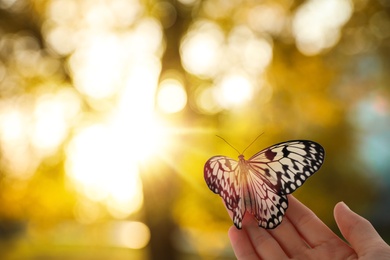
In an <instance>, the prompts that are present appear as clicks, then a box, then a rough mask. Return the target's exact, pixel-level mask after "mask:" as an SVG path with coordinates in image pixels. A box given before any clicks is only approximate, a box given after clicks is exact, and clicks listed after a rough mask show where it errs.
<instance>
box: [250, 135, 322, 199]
mask: <svg viewBox="0 0 390 260" xmlns="http://www.w3.org/2000/svg"><path fill="white" fill-rule="evenodd" d="M324 157H325V151H324V148H323V147H322V146H321V145H320V144H318V143H316V142H313V141H308V140H293V141H288V142H283V143H279V144H275V145H273V146H271V147H268V148H266V149H264V150H262V151H260V152H258V153H257V154H255V155H253V156H252V157H251V158H250V159H249V160H248V161H247V163H248V164H249V166H250V168H251V169H252V170H253V172H256V173H260V174H262V175H264V177H265V178H266V180H267V182H268V185H269V186H270V188H272V189H273V190H274V191H275V192H276V193H278V194H282V195H286V194H290V193H292V192H293V191H295V190H296V189H297V188H298V187H300V186H301V185H302V184H303V183H304V182H305V181H306V180H307V178H309V177H310V176H311V175H312V174H314V173H315V172H316V171H318V170H319V169H320V167H321V165H322V163H323V162H324Z"/></svg>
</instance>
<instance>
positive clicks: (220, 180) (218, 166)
mask: <svg viewBox="0 0 390 260" xmlns="http://www.w3.org/2000/svg"><path fill="white" fill-rule="evenodd" d="M238 171H239V168H238V162H237V161H236V160H233V159H231V158H229V157H226V156H214V157H212V158H210V159H209V160H208V161H207V162H206V164H205V166H204V178H205V180H206V183H207V185H208V186H209V189H210V190H212V191H213V192H214V193H216V194H219V195H220V196H221V197H222V198H223V200H224V201H225V203H226V206H227V207H228V209H230V210H231V209H233V208H235V207H237V203H238V201H239V199H240V196H239V193H240V185H239V180H238V176H239V174H238Z"/></svg>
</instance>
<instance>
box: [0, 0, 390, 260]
mask: <svg viewBox="0 0 390 260" xmlns="http://www.w3.org/2000/svg"><path fill="white" fill-rule="evenodd" d="M389 77H390V1H389V0H371V1H370V0H306V1H303V0H262V1H253V0H231V1H225V0H167V1H153V0H95V1H92V0H0V205H1V206H0V258H1V259H234V254H233V251H232V249H231V247H230V243H229V240H228V237H227V230H228V228H229V227H230V226H231V225H232V222H231V220H230V219H229V217H228V214H227V213H226V210H225V208H224V206H223V204H222V202H221V199H220V197H219V196H217V195H215V194H213V193H212V192H211V191H210V190H209V189H208V187H207V185H206V184H205V181H204V178H203V166H204V163H205V162H206V160H207V159H209V158H210V157H211V156H214V155H217V154H223V155H227V156H230V157H232V158H237V156H238V154H237V153H236V151H234V150H233V149H232V148H231V147H229V146H228V145H227V144H226V143H224V142H223V141H222V140H220V139H219V138H217V137H216V136H215V135H216V134H218V135H221V136H223V137H224V138H225V139H227V140H228V141H229V142H230V143H231V144H232V145H233V146H234V147H236V148H237V149H238V150H239V151H242V150H243V149H244V148H245V147H246V146H247V145H248V144H249V143H250V142H251V141H252V140H253V139H254V138H256V136H258V135H259V134H261V133H263V132H264V134H263V135H262V136H261V137H260V138H259V139H258V140H257V141H256V143H255V144H253V145H252V146H251V147H250V148H249V149H248V150H247V151H246V153H245V155H246V157H247V158H249V157H250V156H251V155H253V154H254V153H255V152H257V151H259V150H261V149H263V148H265V147H267V146H270V145H272V144H274V143H277V142H281V141H286V140H291V139H310V140H313V141H317V142H319V143H320V144H322V145H323V146H324V148H325V150H326V158H325V163H324V165H323V167H322V168H321V170H320V171H319V172H318V173H316V174H315V175H314V176H313V177H312V178H311V179H310V180H309V181H308V182H306V184H305V185H304V186H303V187H302V188H300V189H299V190H298V191H297V192H296V193H295V196H296V197H298V198H299V199H300V200H301V201H302V202H303V203H305V204H306V205H307V206H309V207H310V208H311V209H312V210H313V211H314V212H315V213H316V214H317V215H318V216H319V217H320V218H321V219H322V220H323V221H324V222H325V223H326V224H327V225H329V226H330V227H331V228H332V229H333V230H335V232H338V231H337V226H336V225H335V222H334V220H333V215H332V211H333V207H334V205H335V204H336V202H338V201H341V200H343V201H345V202H346V203H347V204H348V205H349V206H350V207H351V208H352V209H353V210H355V211H356V212H358V213H359V214H361V215H363V216H365V217H366V218H368V219H369V220H370V221H371V222H372V223H373V224H374V225H375V227H376V228H377V230H378V231H379V233H380V234H381V235H382V236H383V237H384V239H385V240H386V241H387V242H390V222H389V219H390V160H389V159H390V103H389V102H390V96H389V95H390V89H389V82H390V79H389Z"/></svg>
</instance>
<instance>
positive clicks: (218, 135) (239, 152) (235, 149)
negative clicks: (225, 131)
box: [216, 135, 241, 154]
mask: <svg viewBox="0 0 390 260" xmlns="http://www.w3.org/2000/svg"><path fill="white" fill-rule="evenodd" d="M216 136H217V137H219V138H221V139H222V140H224V141H225V143H227V144H228V145H229V146H230V147H231V148H233V149H234V150H236V152H237V153H238V154H241V153H240V152H239V151H238V150H237V149H236V148H234V146H233V145H231V144H230V143H229V142H228V141H226V140H225V138H223V137H221V136H219V135H216Z"/></svg>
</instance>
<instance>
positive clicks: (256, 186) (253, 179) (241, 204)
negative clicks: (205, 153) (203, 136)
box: [204, 140, 325, 229]
mask: <svg viewBox="0 0 390 260" xmlns="http://www.w3.org/2000/svg"><path fill="white" fill-rule="evenodd" d="M324 157H325V151H324V148H323V147H322V146H321V145H320V144H318V143H316V142H313V141H308V140H293V141H287V142H283V143H279V144H275V145H273V146H271V147H268V148H266V149H264V150H262V151H260V152H258V153H256V154H255V155H253V156H252V157H251V158H250V159H249V160H245V159H244V156H243V155H239V156H238V161H236V160H234V159H231V158H229V157H226V156H221V155H219V156H214V157H212V158H210V159H209V160H208V161H207V162H206V164H205V166H204V178H205V180H206V183H207V185H208V187H209V188H210V190H212V191H213V192H214V193H216V194H219V195H220V196H221V197H222V198H223V200H224V202H225V204H226V207H227V208H228V209H229V210H231V211H232V212H233V223H234V225H235V226H236V227H237V228H238V229H241V228H242V219H243V217H244V215H245V212H246V211H247V212H249V213H250V214H252V215H253V216H254V217H255V218H256V219H257V221H258V223H259V226H260V227H263V228H267V229H272V228H275V227H277V226H278V225H279V224H280V223H281V222H282V219H283V216H284V214H285V212H286V210H287V207H288V200H287V194H290V193H292V192H293V191H294V190H296V189H297V188H298V187H300V186H301V185H302V184H303V183H304V182H305V181H306V180H307V178H309V177H310V176H311V175H312V174H314V173H315V172H316V171H318V170H319V169H320V167H321V165H322V163H323V162H324Z"/></svg>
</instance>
